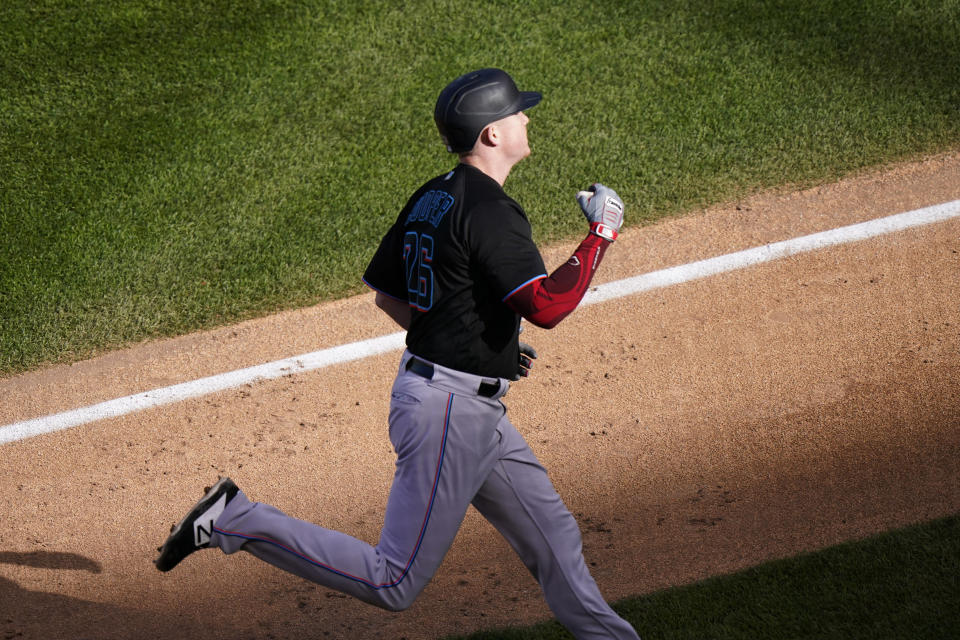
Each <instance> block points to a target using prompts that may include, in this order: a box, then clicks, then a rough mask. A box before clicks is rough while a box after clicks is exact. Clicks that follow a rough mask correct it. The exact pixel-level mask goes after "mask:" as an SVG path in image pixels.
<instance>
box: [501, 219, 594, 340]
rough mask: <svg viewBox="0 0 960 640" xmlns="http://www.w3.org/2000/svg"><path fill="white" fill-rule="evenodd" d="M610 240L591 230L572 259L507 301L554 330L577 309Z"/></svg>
mask: <svg viewBox="0 0 960 640" xmlns="http://www.w3.org/2000/svg"><path fill="white" fill-rule="evenodd" d="M609 244H610V242H608V241H607V240H604V239H603V238H601V237H600V236H598V235H595V234H593V233H590V234H588V235H587V237H586V238H585V239H584V241H583V242H581V243H580V246H579V247H577V250H576V251H574V252H573V255H572V256H570V259H569V260H567V261H566V262H565V263H563V264H562V265H561V266H559V267H558V268H557V270H556V271H554V272H553V273H552V274H551V275H550V276H549V277H546V278H539V279H537V280H534V281H533V282H529V283H527V284H526V285H524V286H523V287H521V288H520V289H518V290H516V291H514V292H513V293H511V294H510V295H509V296H507V298H506V299H505V300H504V302H506V303H507V305H508V306H509V307H510V308H511V309H513V310H514V311H516V312H517V313H519V314H520V315H521V316H523V317H524V318H526V319H527V320H529V321H530V322H532V323H533V324H535V325H537V326H538V327H543V328H545V329H552V328H553V327H555V326H557V325H558V324H559V323H560V321H561V320H563V319H564V318H566V317H567V316H568V315H570V313H571V312H572V311H573V310H574V309H576V308H577V305H578V304H580V301H581V300H582V299H583V296H584V294H585V293H586V292H587V287H589V286H590V281H591V280H593V274H594V273H595V272H596V270H597V266H599V264H600V261H601V260H602V259H603V255H604V254H605V253H606V251H607V246H609Z"/></svg>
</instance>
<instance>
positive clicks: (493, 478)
mask: <svg viewBox="0 0 960 640" xmlns="http://www.w3.org/2000/svg"><path fill="white" fill-rule="evenodd" d="M498 431H499V433H500V435H501V441H500V459H499V460H498V462H497V463H496V464H495V465H494V467H493V471H492V472H491V473H490V476H489V477H488V478H487V480H486V482H485V483H484V485H483V486H482V487H481V489H480V491H479V492H478V493H477V496H476V497H475V498H474V501H473V505H474V506H475V507H476V508H477V510H478V511H479V512H480V513H481V514H483V516H484V517H485V518H486V519H487V520H489V521H490V522H491V523H492V524H493V525H494V526H495V527H496V528H497V529H498V530H499V531H500V533H501V534H502V535H503V536H504V537H505V538H506V539H507V541H508V542H509V543H510V544H511V545H512V546H513V548H514V549H515V550H516V552H517V554H518V555H519V556H520V558H521V559H522V560H523V562H524V564H525V565H526V566H527V568H528V569H529V570H530V572H531V573H532V574H533V575H534V577H535V578H536V579H537V581H538V582H539V583H540V586H541V587H542V589H543V592H544V596H545V598H546V600H547V604H548V605H549V606H550V609H551V610H552V611H553V613H554V615H555V616H556V617H557V619H558V620H559V621H560V623H561V624H563V625H564V626H565V627H566V628H567V629H569V630H570V632H571V633H573V634H574V636H576V637H577V638H578V639H579V640H586V639H590V640H599V639H600V638H603V639H606V640H609V639H617V640H621V639H622V640H636V639H637V638H638V635H637V632H636V631H635V630H634V629H633V627H632V626H630V624H629V623H628V622H626V621H625V620H624V619H622V618H621V617H620V616H618V615H617V614H616V613H615V612H614V611H613V609H611V608H610V605H609V604H607V602H606V601H605V600H604V598H603V596H602V595H601V593H600V590H599V589H598V587H597V584H596V582H595V581H594V579H593V577H592V576H591V575H590V571H589V569H588V568H587V565H586V563H585V562H584V559H583V550H582V544H581V537H580V529H579V526H578V525H577V522H576V520H575V519H574V517H573V515H571V514H570V512H569V511H568V510H567V508H566V506H565V505H564V504H563V501H562V500H561V499H560V496H559V495H557V492H556V490H555V489H554V487H553V484H552V483H551V482H550V479H549V477H548V476H547V472H546V471H545V470H544V468H543V466H542V465H541V464H540V463H539V462H538V461H537V458H536V456H534V454H533V452H532V451H531V450H530V447H529V446H527V443H526V441H525V440H524V439H523V437H522V436H521V435H520V434H519V433H518V432H517V430H516V429H515V428H514V426H513V425H512V424H511V423H510V421H509V420H508V419H507V418H506V416H504V417H503V418H502V419H501V421H500V425H499V426H498Z"/></svg>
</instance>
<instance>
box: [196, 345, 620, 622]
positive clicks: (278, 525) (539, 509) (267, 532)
mask: <svg viewBox="0 0 960 640" xmlns="http://www.w3.org/2000/svg"><path fill="white" fill-rule="evenodd" d="M410 357H411V354H410V353H409V352H405V353H404V354H403V357H402V359H401V363H400V370H399V373H398V375H397V378H396V380H395V382H394V385H393V391H392V399H391V403H390V440H391V442H392V443H393V447H394V450H395V451H396V454H397V464H396V472H395V475H394V479H393V485H392V487H391V490H390V497H389V499H388V501H387V510H386V514H385V516H384V524H383V530H382V532H381V535H380V541H379V542H378V543H377V545H376V546H371V545H369V544H367V543H366V542H363V541H361V540H357V539H356V538H353V537H351V536H348V535H346V534H344V533H340V532H338V531H332V530H329V529H324V528H322V527H320V526H317V525H315V524H311V523H309V522H304V521H302V520H297V519H295V518H291V517H290V516H287V515H284V514H283V513H281V512H280V511H278V510H277V509H275V508H274V507H271V506H269V505H266V504H261V503H256V502H250V501H249V500H248V499H247V497H246V495H244V493H243V492H242V491H241V492H240V493H238V494H237V495H236V497H234V498H233V500H231V501H230V503H229V504H228V505H227V507H226V509H225V510H224V512H223V514H222V515H221V516H220V517H219V518H218V519H217V522H216V525H215V527H214V532H215V533H214V534H213V536H212V537H211V546H216V547H220V549H222V550H223V551H224V552H225V553H235V552H237V551H239V550H241V549H242V550H244V551H247V552H249V553H252V554H253V555H255V556H257V557H258V558H260V559H262V560H264V561H266V562H268V563H270V564H272V565H274V566H276V567H279V568H280V569H283V570H285V571H289V572H290V573H294V574H296V575H299V576H301V577H303V578H306V579H307V580H310V581H312V582H316V583H318V584H320V585H323V586H325V587H328V588H331V589H335V590H337V591H341V592H343V593H347V594H350V595H352V596H354V597H356V598H359V599H360V600H363V601H365V602H368V603H370V604H373V605H376V606H378V607H382V608H385V609H388V610H391V611H399V610H402V609H405V608H407V607H409V606H410V605H411V604H412V603H413V601H414V600H415V599H416V597H417V595H418V594H419V593H420V592H421V591H422V590H423V588H424V587H425V586H426V585H427V583H428V582H429V581H430V579H431V578H432V577H433V574H434V573H435V572H436V570H437V568H438V567H439V566H440V563H441V562H442V560H443V557H444V555H445V554H446V552H447V550H448V549H449V548H450V545H451V544H452V543H453V539H454V536H456V534H457V530H458V529H459V528H460V525H461V523H462V521H463V518H464V516H465V515H466V511H467V507H468V506H469V505H470V504H473V506H474V507H475V508H476V509H477V510H478V511H479V512H480V513H481V514H482V515H483V516H484V517H485V518H486V519H487V520H489V521H490V522H491V523H492V524H493V525H494V526H495V527H496V528H497V530H499V531H500V533H501V534H502V535H503V536H504V538H506V539H507V541H508V542H509V543H510V544H511V545H512V546H513V548H514V549H515V550H516V552H517V554H518V555H519V556H520V558H521V559H522V560H523V563H524V564H525V565H526V566H527V568H528V569H529V570H530V572H531V573H532V574H533V576H534V577H535V578H536V579H537V581H538V582H539V583H540V586H541V588H542V589H543V592H544V595H545V597H546V601H547V604H548V605H549V606H550V609H551V610H552V611H553V613H554V615H555V616H556V617H557V619H558V620H559V621H560V622H561V623H562V624H563V625H564V626H565V627H566V628H567V629H569V630H570V631H571V633H573V634H574V636H576V637H577V638H579V639H581V640H587V639H599V638H606V639H609V638H617V639H622V638H631V639H634V638H638V636H637V633H636V631H634V629H633V628H632V627H631V626H630V625H629V624H628V623H627V622H626V621H625V620H623V619H622V618H620V617H619V616H618V615H617V614H616V613H614V611H613V610H612V609H611V608H610V606H609V605H608V604H607V603H606V601H605V600H604V599H603V596H602V595H601V594H600V591H599V589H598V588H597V585H596V583H595V582H594V580H593V578H592V577H591V576H590V572H589V570H588V569H587V566H586V564H585V562H584V559H583V554H582V547H581V538H580V530H579V527H578V526H577V522H576V520H575V519H574V518H573V516H572V515H571V514H570V512H569V511H568V510H567V508H566V507H565V506H564V504H563V501H562V500H561V499H560V496H559V495H557V492H556V491H555V490H554V488H553V485H552V483H551V482H550V479H549V478H548V477H547V473H546V471H545V469H544V468H543V467H542V466H541V465H540V463H539V462H538V461H537V459H536V457H535V456H534V455H533V452H532V451H531V450H530V447H529V446H528V445H527V443H526V441H525V440H524V439H523V437H522V436H521V435H520V434H519V433H518V432H517V430H516V428H515V427H514V426H513V425H512V424H511V423H510V421H509V420H508V419H507V416H506V408H505V407H504V405H503V404H502V403H501V401H500V398H501V397H502V396H503V394H504V393H506V391H507V388H508V386H509V383H508V382H507V381H506V380H500V388H499V390H498V391H496V392H494V393H493V394H492V395H491V396H490V397H484V396H483V395H478V389H480V388H481V383H483V382H484V379H483V378H480V377H478V376H474V375H470V374H466V373H462V372H459V371H455V370H453V369H448V368H445V367H440V366H437V365H434V366H433V376H432V378H431V379H426V378H424V377H423V376H422V375H418V374H417V373H414V372H413V371H409V370H408V369H407V366H406V365H407V361H408V360H409V358H410ZM487 382H488V383H489V382H490V381H489V379H487ZM487 388H488V389H489V386H487ZM489 393H490V392H489V391H488V392H487V394H489Z"/></svg>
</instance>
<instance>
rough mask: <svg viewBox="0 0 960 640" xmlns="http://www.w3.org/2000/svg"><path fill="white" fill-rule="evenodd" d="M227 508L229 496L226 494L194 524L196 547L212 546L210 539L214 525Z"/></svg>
mask: <svg viewBox="0 0 960 640" xmlns="http://www.w3.org/2000/svg"><path fill="white" fill-rule="evenodd" d="M226 506H227V494H225V493H224V494H223V495H221V496H220V499H219V500H217V501H216V502H215V503H214V504H213V506H212V507H210V508H209V509H208V510H207V511H206V512H204V513H203V514H202V515H201V516H200V517H199V518H197V519H196V521H195V522H194V523H193V541H194V544H195V545H197V546H198V547H206V546H209V545H210V537H211V536H212V535H213V523H214V522H216V521H217V518H219V517H220V514H222V513H223V510H224V508H225V507H226Z"/></svg>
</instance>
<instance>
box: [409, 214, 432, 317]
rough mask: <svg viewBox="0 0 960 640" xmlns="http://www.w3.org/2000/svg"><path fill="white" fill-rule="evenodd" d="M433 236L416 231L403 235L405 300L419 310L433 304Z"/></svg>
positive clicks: (426, 309)
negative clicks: (405, 277) (405, 278)
mask: <svg viewBox="0 0 960 640" xmlns="http://www.w3.org/2000/svg"><path fill="white" fill-rule="evenodd" d="M432 263H433V238H432V237H431V236H428V235H426V234H420V233H417V232H416V231H408V232H407V233H406V234H405V235H404V236H403V264H404V267H405V268H406V275H407V300H408V301H409V302H410V306H411V307H414V308H416V309H418V310H419V311H429V310H430V307H432V306H433V269H432V268H431V267H430V265H431V264H432Z"/></svg>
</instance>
